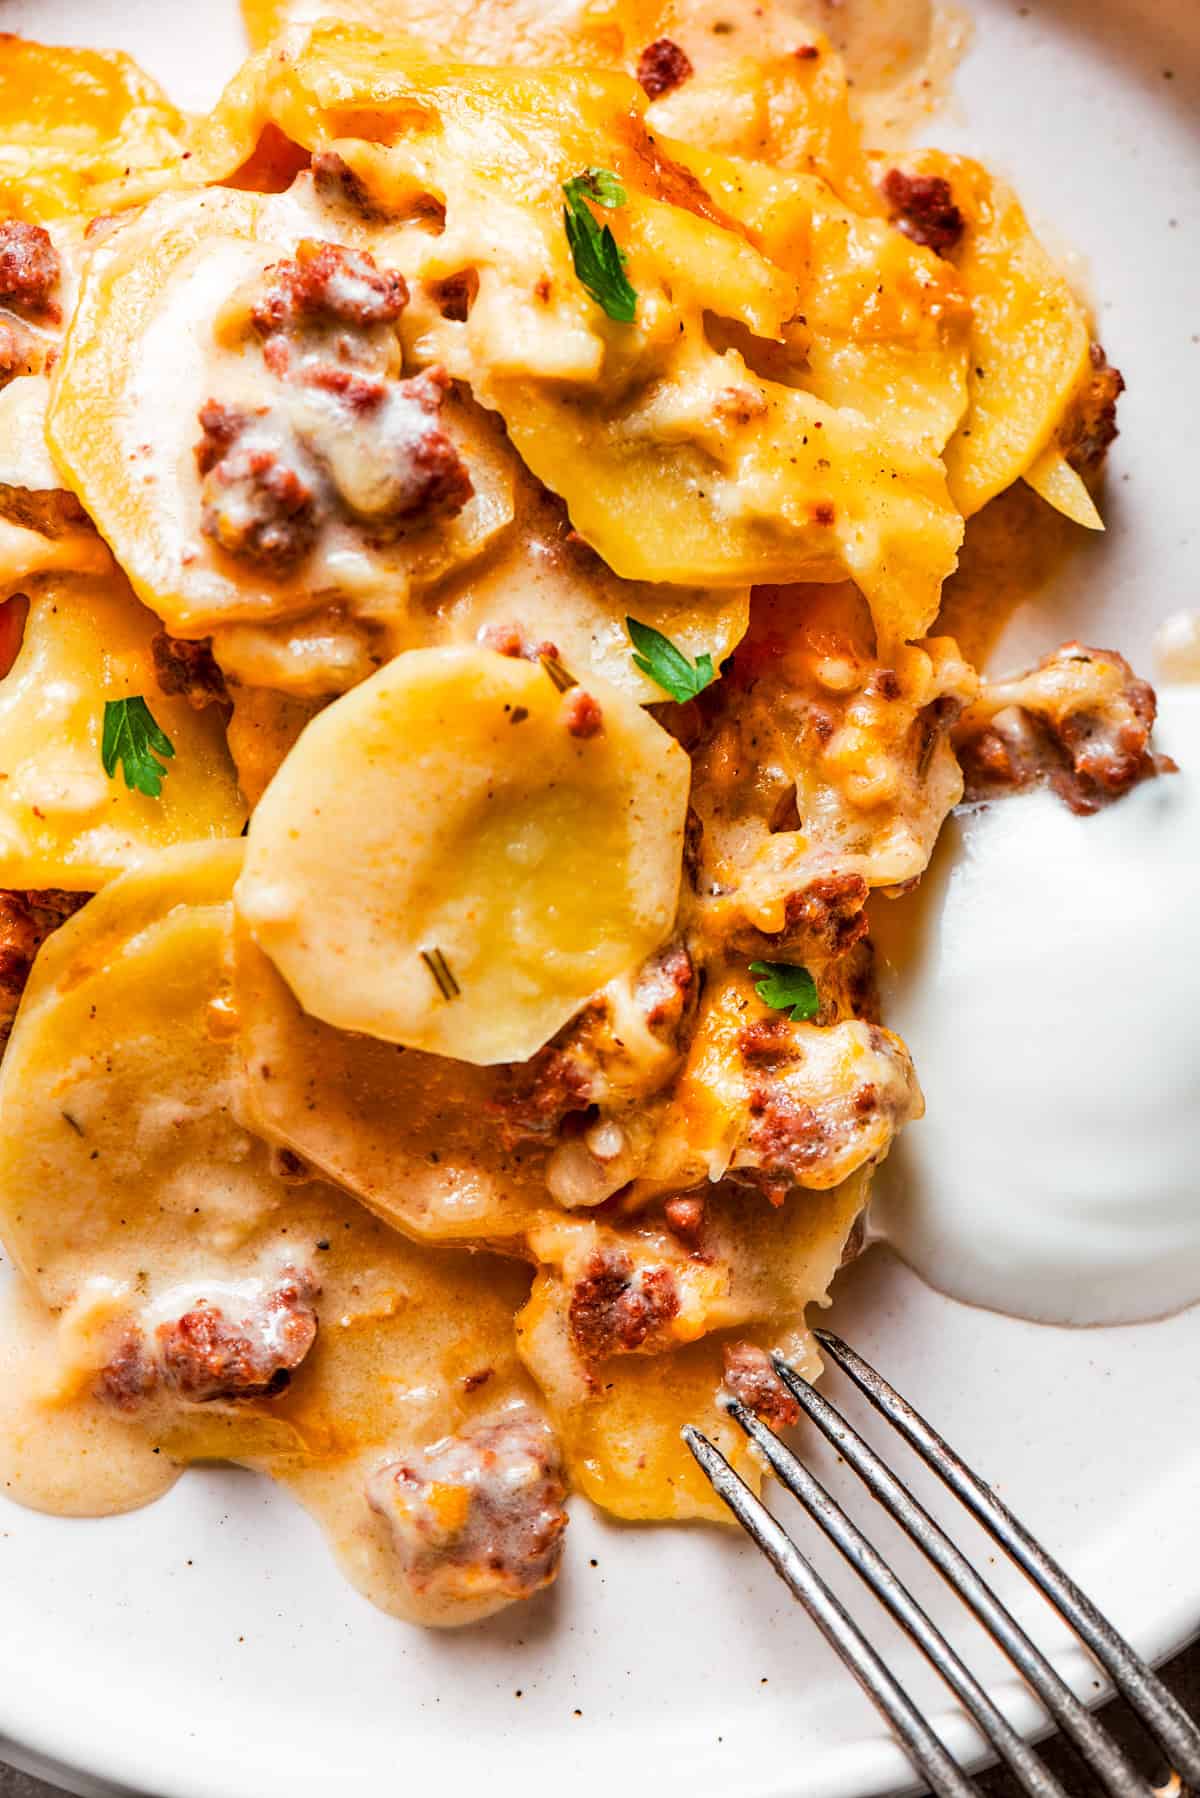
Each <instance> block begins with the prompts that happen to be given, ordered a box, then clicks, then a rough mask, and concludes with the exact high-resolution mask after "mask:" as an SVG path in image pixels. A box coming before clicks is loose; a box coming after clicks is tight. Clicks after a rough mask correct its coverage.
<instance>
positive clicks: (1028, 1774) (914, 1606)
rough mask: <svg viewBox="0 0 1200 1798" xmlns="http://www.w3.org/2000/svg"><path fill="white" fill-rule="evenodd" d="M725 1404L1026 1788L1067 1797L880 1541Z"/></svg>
mask: <svg viewBox="0 0 1200 1798" xmlns="http://www.w3.org/2000/svg"><path fill="white" fill-rule="evenodd" d="M723 1403H724V1406H725V1409H726V1410H727V1411H728V1412H729V1414H730V1416H731V1417H734V1418H736V1420H737V1422H738V1423H739V1424H740V1425H741V1427H742V1429H743V1430H745V1432H746V1434H747V1435H748V1436H749V1437H750V1438H751V1440H752V1441H753V1442H756V1443H757V1444H758V1446H759V1448H760V1449H761V1450H762V1452H763V1454H764V1455H765V1456H766V1458H767V1460H768V1461H769V1462H770V1464H771V1467H772V1469H773V1470H774V1472H775V1474H776V1476H777V1477H778V1479H779V1480H780V1481H781V1482H782V1484H783V1485H785V1486H786V1487H787V1489H788V1491H789V1492H791V1493H793V1494H794V1496H795V1497H796V1498H798V1499H799V1500H800V1503H801V1504H802V1505H803V1506H804V1508H805V1510H806V1511H807V1512H808V1514H809V1516H810V1517H812V1518H813V1520H814V1521H815V1522H816V1523H818V1524H819V1525H820V1527H821V1528H822V1529H823V1530H824V1532H825V1534H826V1535H827V1536H828V1537H829V1538H830V1540H831V1541H832V1542H833V1543H835V1544H836V1546H837V1547H838V1548H839V1549H840V1550H841V1552H842V1554H843V1555H844V1556H845V1557H846V1559H847V1560H848V1561H849V1562H850V1564H851V1566H852V1567H853V1568H854V1569H855V1571H856V1572H857V1573H858V1574H859V1575H860V1576H861V1578H862V1579H863V1580H865V1582H866V1583H867V1585H868V1586H870V1588H871V1590H872V1591H873V1592H874V1594H875V1596H876V1597H877V1598H878V1599H879V1600H880V1602H881V1603H882V1604H883V1605H885V1606H886V1608H887V1609H888V1610H889V1611H890V1612H891V1614H892V1616H893V1617H895V1618H896V1620H897V1622H898V1623H900V1625H901V1626H902V1628H903V1629H905V1630H906V1631H907V1633H908V1634H909V1635H910V1636H911V1637H912V1638H913V1640H914V1641H915V1642H916V1644H917V1646H918V1647H919V1648H920V1649H921V1651H922V1653H923V1654H924V1655H925V1657H926V1659H927V1660H929V1661H930V1662H932V1664H933V1666H934V1667H935V1668H936V1669H937V1671H938V1672H939V1673H940V1674H941V1676H942V1678H943V1679H944V1680H945V1681H946V1684H947V1685H948V1686H949V1687H950V1688H951V1690H952V1691H953V1692H954V1693H956V1695H957V1696H958V1698H959V1699H960V1700H961V1701H962V1704H963V1705H964V1707H965V1708H966V1709H967V1710H968V1711H969V1712H970V1714H971V1716H972V1717H974V1719H975V1721H976V1723H978V1725H979V1727H980V1729H981V1730H982V1731H983V1733H984V1735H985V1736H986V1737H987V1739H988V1741H989V1742H990V1743H991V1744H992V1747H993V1748H995V1749H996V1751H997V1753H998V1754H999V1755H1000V1756H1001V1758H1002V1759H1003V1760H1004V1761H1006V1762H1007V1764H1008V1766H1009V1767H1010V1768H1011V1769H1012V1772H1013V1775H1014V1777H1015V1778H1016V1779H1017V1781H1018V1782H1019V1784H1020V1786H1021V1788H1022V1790H1023V1791H1025V1792H1027V1793H1029V1794H1030V1798H1065V1793H1064V1792H1063V1788H1062V1786H1061V1785H1060V1784H1059V1783H1058V1780H1057V1779H1055V1777H1054V1775H1053V1774H1052V1773H1051V1772H1050V1770H1049V1768H1048V1767H1046V1766H1045V1765H1043V1763H1042V1761H1041V1760H1040V1759H1039V1757H1038V1756H1037V1755H1036V1754H1035V1753H1034V1751H1033V1749H1032V1748H1031V1747H1030V1746H1029V1744H1028V1743H1027V1742H1024V1741H1022V1739H1021V1737H1020V1736H1019V1735H1018V1734H1017V1732H1016V1730H1015V1729H1014V1728H1013V1727H1012V1724H1011V1723H1010V1722H1009V1721H1008V1719H1007V1717H1005V1716H1004V1714H1003V1712H1002V1711H1000V1710H998V1709H997V1707H996V1706H995V1705H994V1704H993V1703H992V1700H991V1699H990V1698H989V1697H988V1695H987V1693H986V1692H985V1691H984V1689H983V1687H982V1686H981V1685H980V1683H979V1681H978V1680H977V1679H976V1678H975V1676H974V1674H973V1673H972V1672H971V1671H970V1669H969V1668H968V1667H967V1666H965V1665H964V1663H963V1661H962V1659H961V1658H960V1657H959V1655H957V1654H956V1653H955V1651H954V1649H953V1648H951V1646H950V1644H949V1642H948V1641H947V1640H946V1638H945V1636H943V1634H942V1633H941V1631H940V1630H939V1629H938V1628H937V1626H936V1624H935V1623H933V1621H932V1620H931V1619H930V1618H929V1616H928V1615H927V1614H926V1613H925V1611H923V1610H922V1608H921V1606H920V1605H919V1604H918V1603H917V1601H916V1599H915V1598H914V1597H913V1595H912V1593H911V1592H910V1591H909V1590H908V1588H907V1586H905V1585H904V1584H903V1583H902V1581H900V1580H899V1579H897V1577H896V1575H895V1574H894V1573H893V1572H892V1570H891V1568H890V1567H889V1566H888V1565H887V1563H886V1561H884V1560H883V1558H882V1556H881V1555H880V1554H879V1552H878V1550H877V1549H876V1548H875V1546H874V1544H873V1543H872V1542H870V1541H869V1540H868V1539H867V1537H866V1536H864V1535H863V1533H862V1531H861V1530H860V1529H859V1528H858V1527H857V1525H855V1524H854V1523H852V1522H851V1520H850V1518H849V1517H848V1516H847V1515H846V1513H845V1511H843V1510H842V1508H841V1506H840V1505H839V1504H838V1503H837V1501H836V1500H835V1499H834V1498H832V1497H831V1495H830V1494H829V1492H828V1491H827V1490H826V1489H825V1487H824V1486H823V1485H822V1484H821V1482H820V1480H818V1479H817V1478H816V1477H815V1475H814V1474H811V1473H810V1472H809V1470H808V1468H807V1467H805V1466H804V1464H803V1463H802V1462H801V1461H798V1460H797V1459H796V1457H795V1455H794V1454H792V1452H791V1450H790V1449H789V1448H787V1447H785V1446H784V1444H783V1443H782V1442H781V1441H780V1440H779V1438H778V1436H776V1435H775V1434H774V1433H773V1431H771V1430H769V1429H768V1428H767V1426H766V1424H764V1423H761V1422H760V1421H759V1419H758V1418H757V1417H755V1415H754V1413H753V1412H752V1411H750V1410H749V1409H748V1408H747V1407H746V1406H745V1405H743V1404H741V1403H739V1401H738V1400H737V1399H726V1400H724V1401H723Z"/></svg>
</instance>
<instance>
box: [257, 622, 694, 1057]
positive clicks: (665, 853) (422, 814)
mask: <svg viewBox="0 0 1200 1798" xmlns="http://www.w3.org/2000/svg"><path fill="white" fill-rule="evenodd" d="M689 776H690V769H689V764H688V759H687V756H686V755H685V753H684V751H683V750H682V749H681V748H680V747H679V745H678V744H677V743H676V742H675V741H674V739H673V738H672V737H670V736H668V734H667V733H666V731H664V730H663V729H662V728H661V727H660V726H659V725H658V724H656V723H655V722H654V720H653V719H652V718H650V717H649V716H648V715H647V714H646V713H645V712H643V711H642V709H641V708H640V707H639V706H637V705H636V704H635V703H634V702H633V701H632V700H631V699H630V698H628V697H627V696H626V695H624V694H622V693H619V692H618V691H617V690H616V689H615V688H613V687H610V686H608V684H607V683H605V682H602V681H599V680H597V679H596V678H595V677H589V680H588V688H587V691H586V692H585V691H584V690H583V689H582V688H579V687H572V688H571V689H570V690H569V691H567V692H561V691H560V690H559V688H558V686H557V685H556V684H555V681H554V680H553V679H552V678H551V673H550V672H548V671H547V670H546V669H544V668H543V667H540V666H539V665H538V664H537V663H531V662H527V661H524V660H521V659H519V658H513V657H509V656H503V655H498V654H496V653H494V652H493V651H490V650H485V649H429V650H411V651H409V652H407V653H405V654H403V655H400V656H397V657H396V658H395V660H394V661H392V662H390V663H389V664H388V666H387V667H386V668H383V669H381V670H380V671H379V673H378V674H375V675H373V676H372V677H371V679H370V680H368V681H365V682H364V683H363V685H362V686H360V687H356V688H355V689H354V690H353V692H351V693H347V694H346V695H344V696H343V697H342V698H341V699H339V700H337V701H335V703H334V704H333V705H331V706H330V707H329V708H328V709H327V710H326V711H324V712H322V713H321V714H320V716H319V717H317V718H315V719H314V720H313V721H312V723H311V724H310V725H309V726H308V728H307V729H306V730H305V732H304V734H303V736H302V737H301V738H300V740H299V742H298V743H297V745H296V747H295V749H294V750H293V751H292V752H291V754H290V755H289V756H288V758H287V760H286V761H285V762H284V764H283V766H282V767H281V769H280V771H279V773H278V774H277V775H276V777H275V779H274V780H273V781H272V783H271V785H270V786H269V788H268V789H267V791H266V793H265V794H264V795H263V798H262V800H261V801H260V803H259V806H258V809H257V811H256V812H255V814H254V818H253V820H252V823H251V828H250V840H249V848H248V851H247V857H246V867H245V870H244V872H243V875H242V877H241V879H240V880H239V882H238V891H237V903H238V909H239V911H240V913H241V916H242V917H243V919H244V920H245V922H246V923H247V925H248V926H249V929H250V931H251V933H252V935H253V936H254V938H255V941H256V942H257V943H258V945H259V947H260V948H262V949H263V950H264V951H265V952H266V954H267V955H269V956H270V958H271V960H272V961H273V962H274V963H275V965H276V967H277V968H278V969H279V971H280V973H281V974H282V975H283V977H284V979H285V980H286V981H287V982H288V985H289V986H290V987H291V988H292V990H293V992H294V993H295V994H296V996H297V998H298V999H299V1001H300V1003H301V1005H302V1006H303V1007H304V1009H305V1011H307V1012H309V1013H310V1014H311V1015H312V1016H314V1017H317V1018H320V1019H323V1020H324V1021H325V1022H326V1023H330V1024H335V1025H337V1026H338V1027H339V1028H342V1029H346V1030H361V1031H365V1032H366V1034H367V1035H369V1036H376V1037H380V1038H382V1039H383V1040H384V1041H386V1042H398V1043H404V1044H406V1045H407V1046H408V1047H410V1048H414V1049H424V1050H427V1051H429V1052H431V1053H434V1054H438V1055H449V1056H453V1057H455V1058H456V1059H458V1060H462V1061H471V1062H476V1063H480V1064H487V1063H492V1062H503V1061H523V1060H525V1059H526V1058H527V1057H528V1056H530V1055H532V1054H533V1053H534V1052H535V1051H536V1050H537V1049H539V1048H541V1046H542V1044H543V1043H544V1042H546V1041H547V1040H548V1039H549V1038H550V1037H551V1036H553V1034H554V1033H555V1031H556V1030H558V1029H559V1028H560V1027H561V1026H562V1025H563V1024H565V1023H566V1022H567V1020H568V1019H569V1018H570V1017H572V1016H573V1015H574V1013H575V1012H576V1011H577V1010H578V1009H579V1007H580V1006H581V1005H582V1004H583V1003H584V1001H585V1000H586V999H587V998H588V997H589V996H590V995H591V994H592V993H593V992H595V991H596V989H597V988H598V987H601V986H603V985H604V984H605V982H606V981H608V980H611V979H613V978H614V977H615V976H616V975H617V974H619V973H622V972H624V971H625V970H626V969H629V968H632V967H635V966H636V965H637V964H638V963H639V962H640V961H642V960H643V959H644V958H645V957H646V956H647V955H648V954H650V953H651V952H652V951H653V950H654V949H655V948H657V947H658V945H659V944H660V943H662V942H663V941H664V940H665V939H666V936H667V935H668V933H669V931H670V928H671V925H672V923H673V920H674V916H675V907H676V902H677V898H678V891H679V879H680V867H681V859H680V858H681V853H682V843H683V827H684V816H685V811H686V807H687V792H688V782H689Z"/></svg>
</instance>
